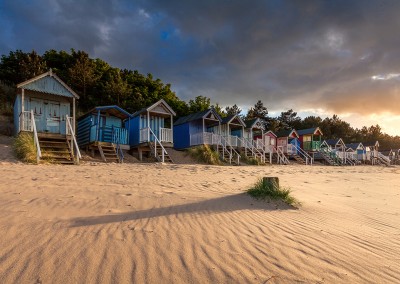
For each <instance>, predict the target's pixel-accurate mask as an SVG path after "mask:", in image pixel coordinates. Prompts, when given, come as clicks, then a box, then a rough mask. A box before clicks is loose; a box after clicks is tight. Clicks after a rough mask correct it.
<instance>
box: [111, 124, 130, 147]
mask: <svg viewBox="0 0 400 284" xmlns="http://www.w3.org/2000/svg"><path fill="white" fill-rule="evenodd" d="M111 135H112V143H114V144H117V143H118V144H121V145H128V144H129V142H128V137H129V135H128V129H126V128H121V127H115V126H111Z"/></svg>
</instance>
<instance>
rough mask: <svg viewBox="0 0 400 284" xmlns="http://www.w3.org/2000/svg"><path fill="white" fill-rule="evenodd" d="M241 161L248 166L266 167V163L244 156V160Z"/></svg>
mask: <svg viewBox="0 0 400 284" xmlns="http://www.w3.org/2000/svg"><path fill="white" fill-rule="evenodd" d="M240 160H241V161H242V162H243V163H245V164H248V165H254V166H260V165H264V163H262V162H261V161H260V160H258V159H256V158H253V157H246V155H242V158H241V159H240Z"/></svg>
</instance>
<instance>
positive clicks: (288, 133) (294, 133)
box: [276, 129, 299, 138]
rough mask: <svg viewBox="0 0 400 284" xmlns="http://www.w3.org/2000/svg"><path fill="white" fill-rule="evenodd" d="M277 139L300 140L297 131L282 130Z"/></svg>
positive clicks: (277, 134)
mask: <svg viewBox="0 0 400 284" xmlns="http://www.w3.org/2000/svg"><path fill="white" fill-rule="evenodd" d="M276 136H277V137H289V138H299V134H298V133H297V131H296V129H288V130H280V131H278V132H277V133H276Z"/></svg>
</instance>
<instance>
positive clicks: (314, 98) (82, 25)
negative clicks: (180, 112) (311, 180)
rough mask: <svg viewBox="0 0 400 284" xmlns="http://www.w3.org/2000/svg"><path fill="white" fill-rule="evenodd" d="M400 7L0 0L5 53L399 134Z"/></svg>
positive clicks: (0, 44)
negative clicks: (74, 53) (114, 70)
mask: <svg viewBox="0 0 400 284" xmlns="http://www.w3.org/2000/svg"><path fill="white" fill-rule="evenodd" d="M44 6H45V7H47V9H46V11H44V10H43V9H36V8H38V7H44ZM399 8H400V2H395V1H393V2H381V1H369V2H368V3H366V2H365V1H352V2H350V3H349V2H348V1H335V2H325V1H313V2H311V1H306V2H301V3H299V2H297V1H254V2H252V5H251V7H250V5H249V4H248V3H243V2H241V1H229V2H220V3H218V4H215V3H213V2H211V1H203V2H201V3H197V2H184V3H181V2H179V1H168V3H165V2H163V1H138V2H136V3H130V2H129V1H121V2H118V3H116V2H113V1H102V2H99V3H98V5H96V6H93V5H92V4H91V2H90V1H83V2H82V1H80V2H79V3H78V2H75V1H70V2H68V3H66V2H63V1H50V0H35V1H32V2H30V3H29V4H26V3H23V1H3V2H1V3H0V24H1V25H2V26H3V29H2V30H1V31H0V54H3V55H8V54H9V52H10V51H15V50H17V49H21V50H23V51H25V52H27V51H31V50H36V51H37V52H38V53H40V54H42V53H43V52H44V51H46V50H49V49H55V50H66V51H68V50H70V49H71V48H74V49H76V50H84V51H86V52H88V54H89V56H90V57H92V58H101V59H102V60H104V61H106V62H108V63H109V64H111V65H113V66H116V67H118V68H121V69H124V68H127V69H131V70H138V71H139V72H140V73H142V74H147V73H151V74H153V76H154V77H156V78H160V79H161V80H162V81H163V82H164V83H165V84H166V83H170V84H171V89H172V90H173V91H174V92H175V93H176V94H177V96H178V97H179V98H180V99H182V100H184V101H188V100H189V99H193V98H195V97H196V96H207V97H209V98H210V99H211V101H212V103H214V104H215V103H219V104H220V105H221V106H226V105H230V106H232V105H233V104H237V105H238V106H239V107H240V108H241V109H243V110H248V109H249V108H250V107H252V106H253V105H254V104H255V103H256V102H257V100H261V101H262V102H263V103H264V105H265V106H266V107H267V108H268V111H269V113H270V115H271V114H274V113H277V115H279V113H280V112H281V111H286V110H288V109H293V110H294V111H296V112H297V113H298V115H299V116H300V117H302V118H304V117H305V116H308V115H316V116H320V117H332V115H333V114H337V115H338V116H339V117H340V118H341V119H343V120H345V121H347V122H349V123H350V124H351V126H352V127H354V128H361V127H362V126H367V127H369V126H371V125H376V124H379V125H380V126H381V127H382V132H385V133H387V134H390V135H393V136H396V135H400V129H399V127H397V125H400V109H399V108H398V106H399V105H400V93H399V90H398V84H399V82H400V63H399V62H398V60H396V59H397V58H398V55H399V53H400V50H398V48H397V47H398V37H397V36H396V35H397V33H398V30H399V27H400V22H399V21H398V17H397V13H396V11H398V10H399ZM32 11H40V12H32ZM271 116H272V115H271Z"/></svg>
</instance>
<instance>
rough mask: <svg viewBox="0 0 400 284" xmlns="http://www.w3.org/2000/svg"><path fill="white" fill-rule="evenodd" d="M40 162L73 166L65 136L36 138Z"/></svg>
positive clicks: (71, 155)
mask: <svg viewBox="0 0 400 284" xmlns="http://www.w3.org/2000/svg"><path fill="white" fill-rule="evenodd" d="M38 139H39V146H40V149H41V151H42V160H43V161H47V162H51V163H55V164H63V165H73V164H75V161H74V156H73V154H72V153H71V150H70V146H69V141H68V138H67V137H66V136H65V135H52V136H49V135H46V136H40V135H39V136H38Z"/></svg>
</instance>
